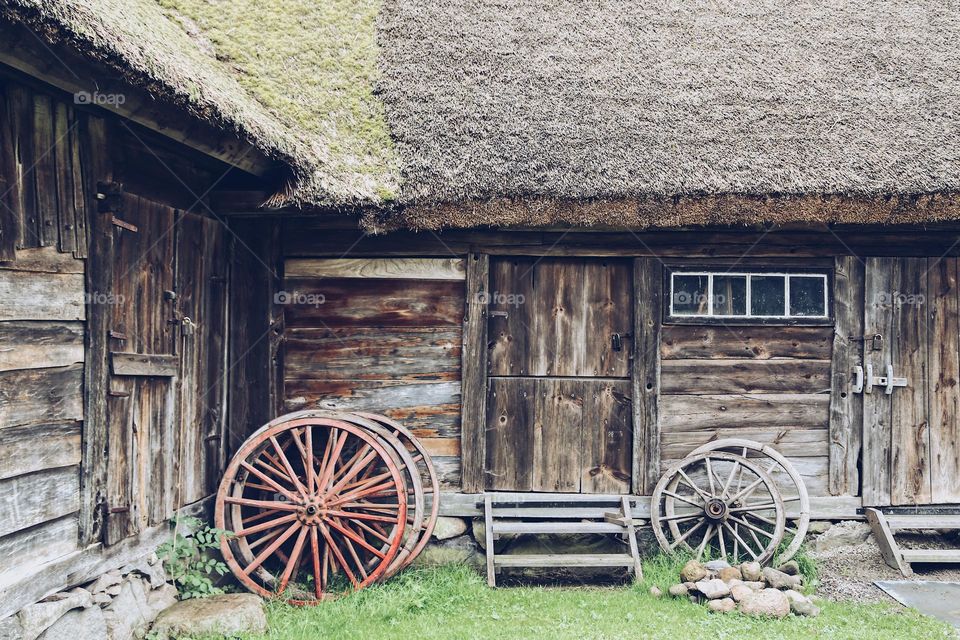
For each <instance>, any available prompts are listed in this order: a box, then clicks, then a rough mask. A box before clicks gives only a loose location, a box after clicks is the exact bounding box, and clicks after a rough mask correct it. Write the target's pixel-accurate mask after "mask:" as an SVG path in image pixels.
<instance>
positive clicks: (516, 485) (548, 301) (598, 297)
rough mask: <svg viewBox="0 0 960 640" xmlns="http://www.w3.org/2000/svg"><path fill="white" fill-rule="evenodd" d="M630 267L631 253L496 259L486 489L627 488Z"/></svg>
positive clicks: (491, 298) (492, 271)
mask: <svg viewBox="0 0 960 640" xmlns="http://www.w3.org/2000/svg"><path fill="white" fill-rule="evenodd" d="M631 273H632V267H631V264H630V263H629V262H627V261H616V260H595V259H555V258H550V259H539V260H538V259H534V258H516V257H510V258H494V259H492V260H491V263H490V287H489V294H488V297H489V300H487V301H486V302H487V304H488V317H489V325H488V345H489V353H488V398H487V426H486V464H485V476H486V482H485V484H486V488H488V489H492V490H511V491H552V492H585V493H626V492H629V490H630V478H631V466H632V461H631V447H632V440H631V434H632V430H631V399H630V353H631V348H632V344H631V342H630V340H631V331H632V326H633V296H632V286H631ZM614 334H619V335H620V340H619V342H618V344H616V346H615V343H614V340H613V339H612V337H613V335H614Z"/></svg>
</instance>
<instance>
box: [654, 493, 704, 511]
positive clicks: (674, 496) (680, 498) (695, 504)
mask: <svg viewBox="0 0 960 640" xmlns="http://www.w3.org/2000/svg"><path fill="white" fill-rule="evenodd" d="M663 494H664V495H666V496H670V497H671V498H674V499H675V500H679V501H680V502H686V503H687V504H690V505H693V506H695V507H697V508H702V507H703V503H702V502H694V501H692V500H688V499H687V498H684V497H683V496H681V495H680V494H678V493H674V492H672V491H667V490H666V489H664V490H663Z"/></svg>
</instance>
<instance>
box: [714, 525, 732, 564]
mask: <svg viewBox="0 0 960 640" xmlns="http://www.w3.org/2000/svg"><path fill="white" fill-rule="evenodd" d="M717 539H718V540H719V541H720V555H721V556H722V557H724V558H726V557H727V545H726V544H725V543H724V541H723V527H717ZM734 561H736V558H734Z"/></svg>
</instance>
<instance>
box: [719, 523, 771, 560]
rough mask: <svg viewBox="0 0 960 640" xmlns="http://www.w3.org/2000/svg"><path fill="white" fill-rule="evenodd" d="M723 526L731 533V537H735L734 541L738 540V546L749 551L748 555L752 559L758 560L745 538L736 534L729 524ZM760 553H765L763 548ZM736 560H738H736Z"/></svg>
mask: <svg viewBox="0 0 960 640" xmlns="http://www.w3.org/2000/svg"><path fill="white" fill-rule="evenodd" d="M723 526H725V527H726V528H727V529H728V530H729V531H730V533H731V535H733V537H734V539H735V540H736V544H740V545H742V546H743V548H744V549H746V550H747V553H749V554H750V557H751V558H753V559H754V560H756V559H757V554H755V553H754V552H753V549H751V548H750V545H748V544H747V543H746V542H744V540H743V538H741V537H740V534H738V533H737V532H736V530H734V529H733V527H731V526H730V525H729V524H727V523H726V522H724V523H723ZM760 551H761V552H762V551H763V548H762V547H761V548H760ZM734 560H736V558H734Z"/></svg>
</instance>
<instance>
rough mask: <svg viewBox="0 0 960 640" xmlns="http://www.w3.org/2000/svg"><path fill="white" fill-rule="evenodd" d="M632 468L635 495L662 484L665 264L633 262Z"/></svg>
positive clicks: (643, 260) (652, 260)
mask: <svg viewBox="0 0 960 640" xmlns="http://www.w3.org/2000/svg"><path fill="white" fill-rule="evenodd" d="M633 300H634V303H633V305H632V306H633V307H634V318H633V334H634V339H633V351H632V355H633V369H632V375H631V396H632V398H633V443H632V447H631V449H632V451H633V466H632V487H633V492H634V493H649V492H651V491H652V490H653V487H654V486H656V484H657V481H658V480H659V477H658V476H659V470H660V437H661V430H662V428H663V425H662V422H661V415H662V413H663V411H664V408H663V407H662V406H661V400H660V399H661V393H662V388H661V385H662V380H661V366H662V363H661V353H660V345H661V343H662V331H663V327H662V325H661V321H662V318H663V263H662V262H660V260H659V259H650V258H637V259H635V260H634V262H633Z"/></svg>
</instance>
